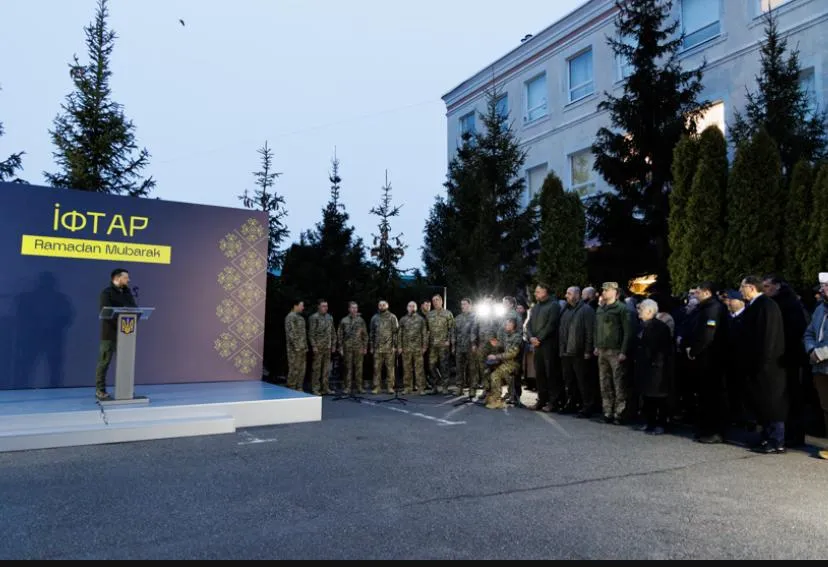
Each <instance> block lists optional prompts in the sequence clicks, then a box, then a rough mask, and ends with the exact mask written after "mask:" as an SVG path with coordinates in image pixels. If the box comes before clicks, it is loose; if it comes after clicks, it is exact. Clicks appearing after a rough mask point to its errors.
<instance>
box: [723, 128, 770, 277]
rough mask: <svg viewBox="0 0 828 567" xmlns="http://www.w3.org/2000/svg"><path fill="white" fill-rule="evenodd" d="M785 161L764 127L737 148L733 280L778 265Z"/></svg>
mask: <svg viewBox="0 0 828 567" xmlns="http://www.w3.org/2000/svg"><path fill="white" fill-rule="evenodd" d="M781 189H782V162H781V160H780V157H779V150H777V149H776V143H775V142H774V141H773V139H771V137H770V136H769V135H768V133H767V132H766V131H765V130H764V129H761V130H759V131H758V132H757V133H756V134H755V135H754V136H752V137H751V138H750V139H748V140H747V141H746V142H742V144H741V145H740V146H739V148H738V149H737V150H736V157H735V159H734V160H733V167H732V168H731V170H730V176H729V178H728V184H727V236H726V238H725V248H724V266H725V271H726V274H727V278H728V281H729V282H731V283H735V282H738V281H740V279H741V278H743V277H744V276H745V275H746V274H752V273H754V274H755V273H771V272H777V271H778V260H779V250H780V248H781V240H782V231H781V222H780V221H781V220H782V214H783V205H782V190H781Z"/></svg>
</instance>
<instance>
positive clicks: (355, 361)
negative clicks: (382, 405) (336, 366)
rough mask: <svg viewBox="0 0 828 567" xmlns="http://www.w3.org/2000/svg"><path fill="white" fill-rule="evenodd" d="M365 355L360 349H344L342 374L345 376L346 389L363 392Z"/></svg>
mask: <svg viewBox="0 0 828 567" xmlns="http://www.w3.org/2000/svg"><path fill="white" fill-rule="evenodd" d="M363 358H364V355H363V354H362V349H361V348H359V347H356V348H354V347H345V348H344V349H342V365H343V366H344V368H343V369H342V373H343V374H344V382H345V389H346V390H347V391H348V392H350V391H351V388H353V389H355V390H356V391H357V392H362V361H363Z"/></svg>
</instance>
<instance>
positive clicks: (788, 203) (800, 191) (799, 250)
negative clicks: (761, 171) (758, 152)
mask: <svg viewBox="0 0 828 567" xmlns="http://www.w3.org/2000/svg"><path fill="white" fill-rule="evenodd" d="M813 183H814V168H813V167H812V166H811V164H810V163H809V162H808V161H806V160H800V161H798V162H797V163H796V165H795V166H794V169H793V174H792V175H791V184H790V187H789V189H788V198H787V199H785V232H784V238H783V240H782V274H783V275H784V276H785V279H787V280H788V282H789V283H790V284H792V285H793V286H794V287H795V288H796V289H801V288H803V286H804V285H805V283H806V282H809V281H811V280H812V279H813V277H814V276H813V274H811V275H810V276H809V275H808V274H807V273H806V272H805V271H804V269H803V267H804V264H805V257H806V255H807V252H808V246H809V241H808V238H807V236H808V233H809V231H810V215H811V211H812V210H813V195H812V194H811V187H812V185H813Z"/></svg>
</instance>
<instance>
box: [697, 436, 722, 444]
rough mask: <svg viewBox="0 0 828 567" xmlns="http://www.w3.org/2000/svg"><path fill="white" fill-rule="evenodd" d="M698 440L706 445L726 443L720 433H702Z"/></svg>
mask: <svg viewBox="0 0 828 567" xmlns="http://www.w3.org/2000/svg"><path fill="white" fill-rule="evenodd" d="M696 441H698V442H699V443H704V444H705V445H715V444H717V443H724V438H723V437H722V436H721V435H719V434H718V433H714V434H713V435H702V436H700V437H698V438H697V439H696Z"/></svg>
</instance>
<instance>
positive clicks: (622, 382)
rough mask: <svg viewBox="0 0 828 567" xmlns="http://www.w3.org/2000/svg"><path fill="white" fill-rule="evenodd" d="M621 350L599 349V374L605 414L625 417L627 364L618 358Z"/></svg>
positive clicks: (616, 417)
mask: <svg viewBox="0 0 828 567" xmlns="http://www.w3.org/2000/svg"><path fill="white" fill-rule="evenodd" d="M619 354H621V351H618V350H613V349H608V348H602V349H599V350H598V376H599V378H600V381H601V401H602V405H603V409H604V416H606V417H612V418H615V419H624V418H625V417H626V415H625V413H626V409H627V375H626V370H627V367H626V365H625V364H624V363H623V362H621V361H620V360H618V355H619Z"/></svg>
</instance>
